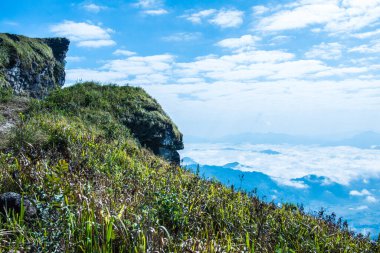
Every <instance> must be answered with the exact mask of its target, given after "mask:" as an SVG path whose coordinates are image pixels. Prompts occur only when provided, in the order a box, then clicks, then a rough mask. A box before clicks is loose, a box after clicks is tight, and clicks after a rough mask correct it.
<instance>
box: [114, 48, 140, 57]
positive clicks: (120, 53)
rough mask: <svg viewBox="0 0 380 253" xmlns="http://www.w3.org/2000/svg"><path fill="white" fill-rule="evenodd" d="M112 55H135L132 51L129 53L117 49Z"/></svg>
mask: <svg viewBox="0 0 380 253" xmlns="http://www.w3.org/2000/svg"><path fill="white" fill-rule="evenodd" d="M112 54H114V55H123V56H132V55H135V54H136V53H135V52H132V51H129V50H124V49H117V50H115V51H114V52H113V53H112Z"/></svg>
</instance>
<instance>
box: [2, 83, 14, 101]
mask: <svg viewBox="0 0 380 253" xmlns="http://www.w3.org/2000/svg"><path fill="white" fill-rule="evenodd" d="M12 98H13V89H12V88H11V87H5V86H3V87H0V103H6V102H9V101H11V100H12Z"/></svg>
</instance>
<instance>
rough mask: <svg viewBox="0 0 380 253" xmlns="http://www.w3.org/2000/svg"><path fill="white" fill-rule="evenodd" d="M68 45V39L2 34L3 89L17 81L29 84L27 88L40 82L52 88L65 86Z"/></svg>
mask: <svg viewBox="0 0 380 253" xmlns="http://www.w3.org/2000/svg"><path fill="white" fill-rule="evenodd" d="M68 44H69V41H68V40H67V39H64V38H50V39H35V38H28V37H25V36H22V35H15V34H9V33H0V87H2V86H7V87H11V86H12V83H14V82H18V83H19V85H20V83H21V84H23V82H25V83H24V84H23V85H24V86H27V85H26V83H29V85H31V86H33V85H34V84H35V83H37V82H39V83H40V84H43V85H42V86H48V88H49V89H51V88H55V87H61V86H62V85H63V81H64V65H65V62H64V57H65V54H66V51H67V47H68ZM20 76H21V78H20ZM17 79H19V80H18V81H17ZM15 80H16V81H15ZM24 89H27V88H26V87H24ZM17 92H20V91H17ZM43 92H45V91H43ZM34 95H37V94H34ZM44 95H45V94H44ZM39 97H40V96H39Z"/></svg>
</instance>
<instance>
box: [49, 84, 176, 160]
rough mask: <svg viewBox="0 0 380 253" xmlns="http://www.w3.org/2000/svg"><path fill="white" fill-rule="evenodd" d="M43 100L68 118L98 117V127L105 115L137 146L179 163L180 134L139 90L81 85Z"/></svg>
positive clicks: (171, 122)
mask: <svg viewBox="0 0 380 253" xmlns="http://www.w3.org/2000/svg"><path fill="white" fill-rule="evenodd" d="M45 101H46V102H47V104H48V105H49V107H50V109H51V110H56V109H58V110H62V111H67V112H70V115H77V116H82V115H83V111H86V110H87V111H91V113H90V114H91V117H93V118H96V117H98V118H99V119H97V122H98V124H99V125H100V126H101V125H102V123H101V122H102V121H103V120H102V117H105V116H104V115H109V118H113V119H115V120H116V121H117V122H118V124H122V125H123V126H125V127H126V128H127V129H128V130H129V134H130V135H132V136H133V137H134V138H135V139H137V140H138V141H139V143H140V144H141V146H143V147H146V148H148V149H150V150H151V151H153V153H154V154H156V155H159V156H161V157H163V158H165V159H166V160H168V161H169V162H172V163H175V164H179V162H180V156H179V154H178V152H177V150H180V149H183V141H182V133H181V132H180V131H179V130H178V127H177V126H176V125H175V124H174V122H173V121H172V120H171V119H170V117H169V116H168V114H166V113H165V111H164V110H163V108H162V107H161V106H160V104H159V103H158V102H157V101H156V100H155V99H154V98H153V97H151V96H150V95H149V94H148V93H147V92H145V90H144V89H142V88H140V87H132V86H115V85H99V84H97V83H94V82H85V83H79V84H76V85H73V86H70V87H67V88H64V89H62V90H57V91H55V92H52V93H51V94H50V95H49V96H47V97H46V99H45ZM107 117H108V116H107ZM108 121H109V120H108V118H107V120H104V122H108Z"/></svg>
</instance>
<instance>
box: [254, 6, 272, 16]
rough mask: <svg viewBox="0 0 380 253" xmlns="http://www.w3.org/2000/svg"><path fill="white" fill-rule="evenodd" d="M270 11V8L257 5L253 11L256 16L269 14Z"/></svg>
mask: <svg viewBox="0 0 380 253" xmlns="http://www.w3.org/2000/svg"><path fill="white" fill-rule="evenodd" d="M269 10H270V9H269V8H268V7H265V6H263V5H256V6H253V7H252V11H253V14H254V15H262V14H264V13H266V12H268V11H269Z"/></svg>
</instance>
